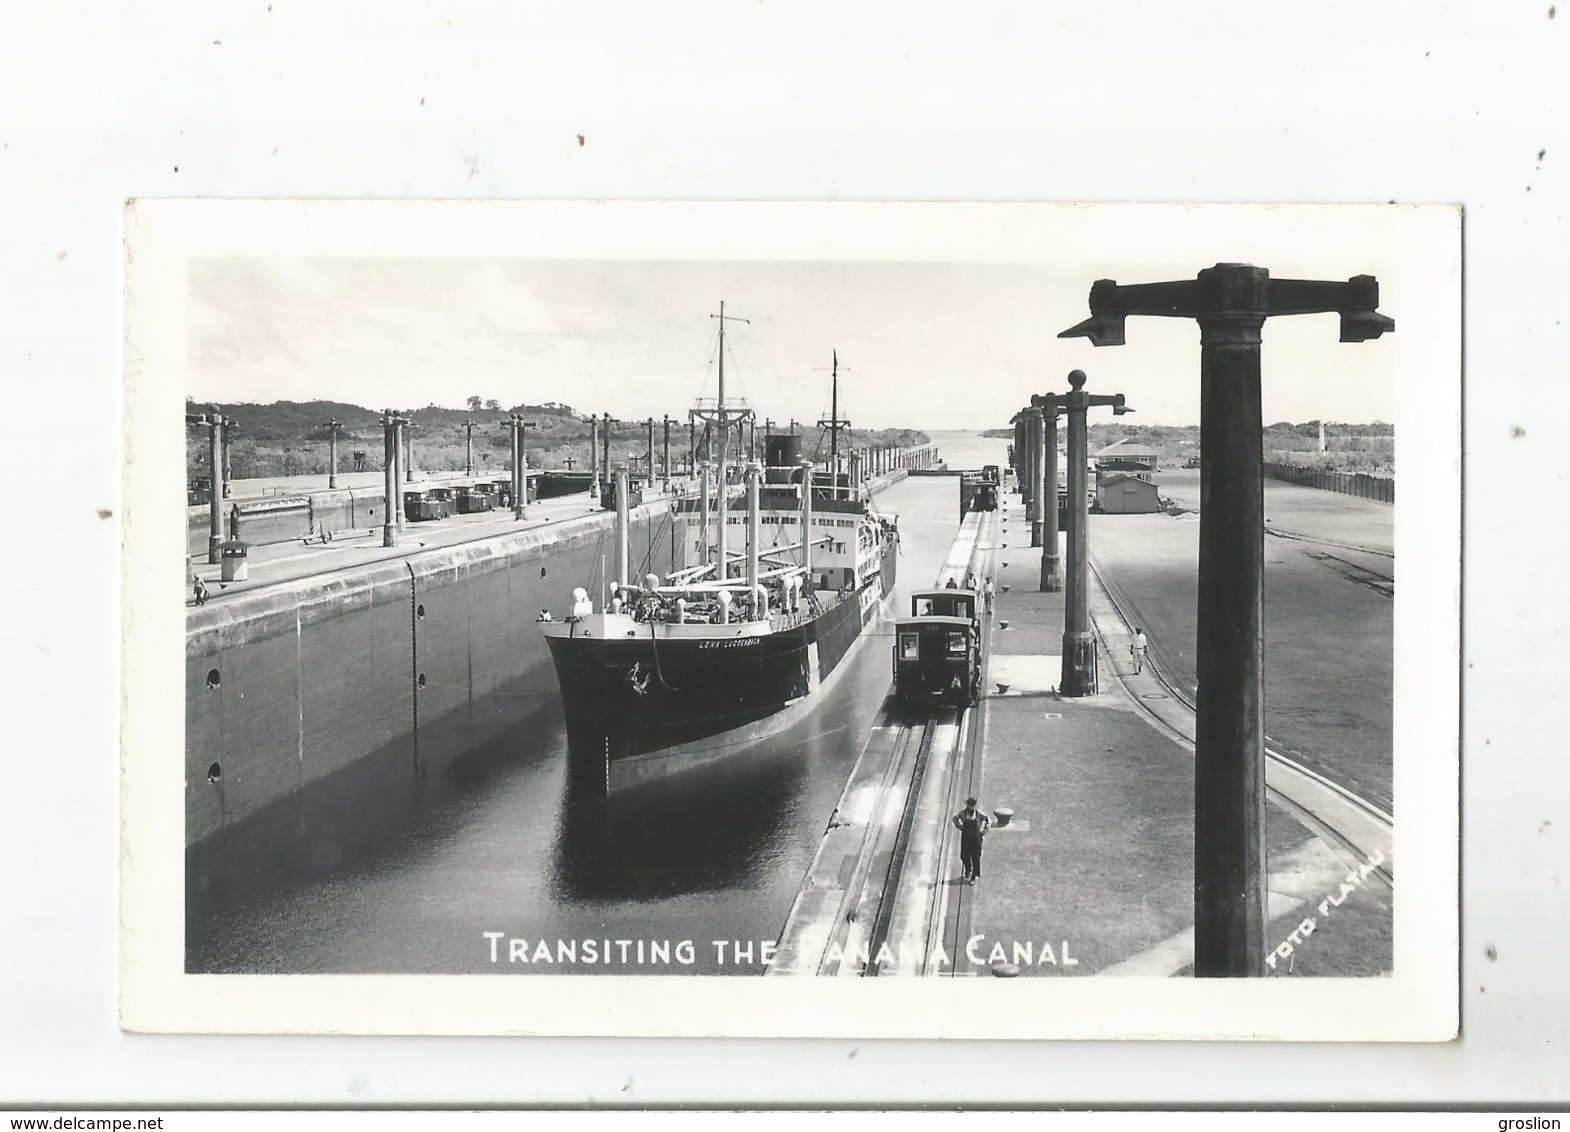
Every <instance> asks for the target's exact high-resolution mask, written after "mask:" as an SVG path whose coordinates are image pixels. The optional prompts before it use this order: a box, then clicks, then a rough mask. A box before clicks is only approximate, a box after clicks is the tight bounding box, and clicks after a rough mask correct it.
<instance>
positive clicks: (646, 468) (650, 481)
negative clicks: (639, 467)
mask: <svg viewBox="0 0 1570 1132" xmlns="http://www.w3.org/2000/svg"><path fill="white" fill-rule="evenodd" d="M647 423H648V428H649V457H648V460H647V462H645V464H644V465H643V476H644V482H645V483H646V484H647V485H648V488H649V491H650V492H652V491H653V490H654V418H653V417H650V418H649V419H648V422H647Z"/></svg>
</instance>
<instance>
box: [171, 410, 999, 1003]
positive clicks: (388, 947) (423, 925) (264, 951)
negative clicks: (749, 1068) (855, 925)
mask: <svg viewBox="0 0 1570 1132" xmlns="http://www.w3.org/2000/svg"><path fill="white" fill-rule="evenodd" d="M935 441H936V443H937V444H938V446H939V450H940V454H942V455H944V456H945V457H947V458H948V459H949V461H950V463H951V465H952V466H955V467H961V466H965V467H968V466H980V465H981V464H984V463H1001V462H1002V451H1003V448H1002V446H1003V444H1004V443H1005V442H1003V441H993V440H983V439H981V438H979V437H977V436H976V435H975V434H964V435H961V434H953V433H943V434H936V435H935ZM971 460H973V464H972V463H965V462H964V461H971ZM957 501H958V485H957V482H956V481H955V480H954V479H953V478H949V477H921V478H913V479H909V480H906V481H905V482H903V483H900V484H898V485H896V486H895V487H893V488H891V489H890V490H888V491H886V492H884V493H882V494H881V495H879V496H878V501H877V505H878V507H879V509H880V510H883V511H886V512H893V513H895V514H898V515H899V517H900V531H901V542H902V553H901V559H900V569H899V578H900V591H901V592H899V593H896V594H895V597H894V599H893V602H892V603H891V604H890V607H889V612H890V613H891V614H893V613H894V612H896V611H897V610H899V609H900V608H901V607H903V606H904V605H905V604H906V600H905V598H904V593H905V592H908V591H909V590H910V589H912V588H920V587H922V586H924V585H926V584H928V583H929V582H930V581H931V579H932V578H933V576H934V575H935V574H936V573H937V571H938V569H939V567H940V566H941V564H942V561H943V558H944V554H945V552H946V551H947V549H948V546H949V543H950V542H951V541H952V539H953V535H954V531H955V527H956V525H957V510H956V509H957ZM869 633H871V634H874V636H873V638H872V639H870V640H868V641H867V642H866V643H865V645H864V646H862V647H860V648H859V649H858V650H857V652H856V653H855V655H854V657H853V658H852V660H851V662H850V664H851V667H850V668H849V669H848V670H847V671H846V672H845V673H844V674H843V676H842V678H841V679H840V680H839V682H838V683H837V684H836V686H835V687H834V688H833V689H832V690H831V692H830V693H829V694H828V695H827V696H826V697H825V700H824V703H823V704H822V705H821V706H820V707H819V709H818V710H817V711H816V712H814V713H813V714H812V716H810V717H809V718H808V719H806V720H804V721H802V723H801V724H800V725H798V726H797V727H795V728H793V729H792V730H791V731H789V732H787V733H785V734H784V735H781V736H779V737H777V738H776V739H775V740H773V741H771V742H770V743H768V744H766V745H760V747H759V748H757V749H754V750H751V751H747V752H743V753H740V754H738V755H737V756H736V757H735V758H734V759H731V760H728V761H727V762H724V763H722V764H719V765H717V766H714V767H711V768H702V769H699V770H696V771H693V772H692V773H691V774H687V775H680V776H674V777H672V778H670V779H667V780H664V781H660V782H654V783H649V784H647V785H645V786H641V787H638V788H635V789H633V790H630V791H628V792H626V793H624V794H619V795H618V796H616V797H615V798H612V799H610V800H609V801H604V800H599V799H593V798H579V797H574V796H570V795H569V793H568V790H567V776H566V736H565V734H564V732H563V729H562V718H561V711H560V707H559V704H558V703H556V702H552V703H549V704H548V705H547V706H546V707H545V708H544V709H543V710H541V711H540V712H538V713H537V714H536V715H535V716H534V717H533V718H531V719H530V720H529V722H528V723H527V725H526V726H524V727H521V728H519V729H517V731H516V732H515V733H513V734H510V735H507V736H504V737H503V738H502V739H500V740H498V741H496V742H494V743H492V744H489V745H488V746H487V747H485V748H483V749H479V750H474V751H467V752H461V753H458V754H457V755H456V756H455V757H454V758H452V759H451V760H449V761H448V762H447V763H446V764H445V769H444V770H442V771H440V772H438V773H435V774H433V775H431V776H430V777H429V778H427V779H426V780H424V781H420V782H415V781H411V780H410V779H409V777H408V776H407V775H406V774H401V773H398V772H397V770H396V768H386V767H374V766H361V767H356V768H350V770H348V771H347V772H345V773H342V774H339V775H334V776H332V777H330V778H328V779H327V780H325V781H323V782H321V783H317V784H314V785H312V786H311V787H309V788H307V789H305V790H303V791H301V792H300V793H299V794H298V795H296V796H295V797H293V798H291V799H287V800H285V801H284V802H281V803H279V804H277V805H275V806H273V807H271V808H270V809H268V810H266V811H264V812H263V813H261V814H259V815H257V816H256V818H254V819H252V820H249V821H247V822H244V823H241V824H240V825H239V826H237V827H236V828H234V829H231V830H227V831H225V832H223V833H221V834H219V835H218V836H216V837H214V838H211V839H209V840H208V841H207V842H204V843H203V844H202V845H200V846H198V847H197V848H195V849H193V850H192V851H191V852H190V853H189V854H188V856H187V896H188V899H187V915H186V949H187V961H186V966H187V969H188V970H190V971H193V972H226V973H326V972H340V973H343V972H381V973H470V972H486V971H508V972H517V973H526V972H533V973H540V974H567V973H575V974H637V973H640V972H641V973H656V972H659V973H666V972H668V973H673V974H709V975H758V974H761V973H762V971H763V967H762V966H761V965H759V962H758V960H759V956H760V951H761V947H760V944H761V941H765V940H767V941H770V942H772V941H773V940H774V939H776V938H777V937H778V935H779V932H780V929H781V927H782V926H783V925H784V921H785V916H786V914H787V913H788V912H789V910H790V905H791V902H792V901H793V899H794V898H795V894H796V890H797V888H798V886H799V885H800V882H801V878H802V876H803V874H804V873H805V872H806V869H807V868H808V866H809V865H810V864H811V862H812V856H813V853H814V852H815V850H816V848H817V844H818V840H819V838H820V836H821V834H822V832H823V829H824V826H825V825H826V824H827V822H828V819H829V817H830V815H831V814H832V812H833V810H834V806H835V803H836V802H838V800H839V796H840V792H841V791H842V790H843V789H844V785H845V781H846V778H847V777H848V775H849V773H850V769H851V766H852V764H853V763H854V761H855V759H856V756H857V755H858V754H859V753H860V751H861V748H862V745H863V743H864V741H865V739H866V736H867V733H868V730H869V728H870V727H871V725H872V723H873V720H874V719H875V717H876V715H877V712H878V710H879V708H880V706H881V704H882V702H883V698H884V696H885V695H886V694H887V691H888V686H889V675H890V664H889V638H888V628H887V626H886V625H875V626H873V627H871V628H869ZM487 932H501V933H504V934H505V936H507V937H516V938H521V939H525V940H527V941H528V946H529V948H530V949H531V953H534V950H535V948H536V946H537V943H538V941H541V940H544V941H547V943H548V947H549V949H550V951H551V953H552V955H553V956H555V955H560V954H565V952H562V951H559V950H558V945H557V941H559V940H561V941H576V948H575V950H576V954H577V960H576V962H570V963H569V962H563V963H560V964H558V963H546V962H535V963H531V964H529V965H522V964H508V963H507V962H505V959H506V944H505V943H504V944H502V951H501V955H502V959H503V962H500V963H497V964H494V965H493V964H492V962H491V959H490V949H489V942H488V940H487V938H486V936H485V933H487ZM586 940H595V941H610V942H611V952H612V956H613V960H614V961H613V962H611V963H609V964H606V963H603V962H600V961H599V959H598V956H599V954H600V951H601V947H600V945H599V944H598V943H597V944H596V946H595V948H594V949H593V951H594V954H595V956H596V961H595V962H592V963H591V962H587V961H586V960H585V958H584V957H585V955H586V954H587V953H588V952H589V950H590V949H589V948H587V947H586V946H584V944H583V943H582V941H586ZM618 940H627V941H629V946H628V947H627V949H626V955H627V958H626V960H625V961H622V960H621V958H620V955H621V949H620V948H619V946H618V945H617V944H616V942H615V941H618ZM639 940H642V941H644V942H645V946H644V959H645V962H644V965H642V966H641V967H640V965H639V964H638V962H637V956H638V951H637V946H636V944H637V941H639ZM686 940H690V941H692V943H693V948H692V952H691V956H692V960H693V961H692V962H691V963H690V964H687V963H683V962H681V960H680V957H679V956H680V955H681V954H682V953H681V952H678V951H677V950H676V949H677V948H678V947H679V945H680V944H681V942H682V941H686ZM716 940H725V941H742V942H743V943H744V944H745V943H746V942H747V941H751V953H752V961H751V962H743V963H741V964H739V965H738V964H737V963H735V962H734V961H732V959H731V954H732V951H731V948H730V946H727V949H726V962H725V963H723V964H722V963H721V962H720V961H719V959H718V953H717V949H716V948H715V947H714V941H716ZM650 941H658V942H660V943H666V944H668V945H669V946H670V947H671V949H672V953H671V955H670V958H669V960H668V961H660V962H657V963H650V959H651V958H652V956H653V948H652V947H650V946H649V942H650Z"/></svg>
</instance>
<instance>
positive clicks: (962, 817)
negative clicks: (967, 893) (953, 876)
mask: <svg viewBox="0 0 1570 1132" xmlns="http://www.w3.org/2000/svg"><path fill="white" fill-rule="evenodd" d="M991 825H992V822H991V820H990V819H989V818H988V817H987V815H986V814H984V813H982V812H981V811H980V810H978V809H977V808H976V799H974V798H966V799H965V808H964V809H963V810H961V811H960V812H959V813H957V814H955V815H954V828H955V829H957V830H959V863H960V866H961V867H962V868H963V869H964V870H965V883H966V884H975V883H976V882H977V881H978V880H980V879H981V839H982V838H983V837H985V836H986V834H987V829H988V827H989V826H991Z"/></svg>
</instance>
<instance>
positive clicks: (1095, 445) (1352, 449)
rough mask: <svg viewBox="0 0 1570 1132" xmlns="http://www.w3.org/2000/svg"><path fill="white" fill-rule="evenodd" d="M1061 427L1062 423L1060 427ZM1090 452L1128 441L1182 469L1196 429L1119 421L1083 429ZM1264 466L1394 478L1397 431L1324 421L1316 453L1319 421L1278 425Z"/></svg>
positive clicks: (1194, 449)
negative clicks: (1322, 445) (1322, 440)
mask: <svg viewBox="0 0 1570 1132" xmlns="http://www.w3.org/2000/svg"><path fill="white" fill-rule="evenodd" d="M1060 428H1061V424H1060ZM1086 434H1087V439H1088V442H1089V444H1090V450H1091V451H1092V452H1094V451H1096V450H1097V449H1100V448H1105V447H1106V446H1107V445H1109V444H1114V443H1116V442H1117V441H1119V440H1123V439H1125V438H1126V439H1128V440H1130V441H1131V442H1133V443H1134V444H1137V445H1139V446H1140V447H1150V448H1154V449H1156V451H1157V452H1159V453H1160V454H1161V463H1162V465H1163V466H1164V467H1181V466H1182V465H1183V464H1185V463H1187V462H1188V461H1189V460H1191V459H1197V458H1198V457H1199V426H1198V425H1136V424H1125V423H1123V422H1121V421H1118V422H1103V423H1096V424H1092V425H1091V426H1090V427H1089V428H1088V429H1087V430H1086ZM986 435H988V436H1003V437H1008V438H1009V439H1011V440H1012V439H1013V437H1014V430H1013V429H1012V428H993V429H988V430H987V432H986ZM1262 440H1263V444H1264V452H1265V461H1266V463H1273V464H1291V465H1294V466H1296V467H1299V468H1321V469H1324V470H1326V471H1333V472H1366V473H1368V474H1370V475H1375V476H1394V475H1395V472H1396V430H1395V426H1394V425H1389V424H1386V423H1384V422H1383V421H1374V422H1372V423H1370V424H1342V423H1340V422H1331V421H1326V422H1325V450H1324V451H1323V452H1321V451H1320V450H1319V422H1318V421H1317V420H1316V421H1304V422H1303V423H1301V424H1293V423H1292V422H1290V421H1277V422H1276V423H1275V424H1273V425H1270V426H1268V427H1267V428H1266V429H1265V430H1264V434H1263V437H1262Z"/></svg>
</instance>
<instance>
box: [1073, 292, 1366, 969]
mask: <svg viewBox="0 0 1570 1132" xmlns="http://www.w3.org/2000/svg"><path fill="white" fill-rule="evenodd" d="M1378 306H1379V283H1378V281H1377V280H1376V279H1375V278H1374V277H1373V276H1372V275H1358V276H1354V277H1352V278H1351V279H1348V280H1347V281H1346V282H1339V281H1330V280H1318V279H1272V278H1271V277H1270V272H1269V271H1267V270H1265V269H1264V268H1261V267H1255V266H1253V265H1252V264H1243V263H1222V264H1217V265H1216V266H1214V267H1209V268H1206V269H1205V270H1203V271H1201V272H1200V273H1199V274H1198V276H1197V277H1196V278H1194V279H1184V280H1178V281H1175V282H1167V283H1142V284H1135V285H1132V286H1119V285H1118V284H1117V283H1116V282H1114V281H1112V280H1110V279H1098V280H1097V281H1096V282H1095V284H1094V285H1092V287H1091V289H1090V318H1088V319H1086V320H1085V321H1084V322H1082V323H1080V324H1079V325H1077V326H1074V327H1071V328H1070V329H1068V330H1065V331H1064V332H1063V333H1062V334H1060V335H1059V337H1061V338H1076V337H1083V338H1089V339H1090V341H1091V344H1092V345H1095V346H1121V345H1123V341H1124V320H1125V319H1126V318H1127V316H1129V315H1152V316H1157V317H1166V318H1192V319H1195V320H1197V321H1198V322H1199V333H1200V339H1199V340H1200V359H1199V373H1200V378H1199V382H1200V384H1199V397H1200V409H1199V417H1200V434H1199V435H1200V441H1199V444H1200V486H1199V497H1200V508H1199V515H1200V527H1199V587H1198V589H1199V595H1198V596H1199V601H1198V634H1197V641H1196V646H1197V647H1196V654H1195V659H1196V670H1197V675H1198V678H1199V690H1198V695H1197V701H1198V702H1197V705H1196V717H1197V718H1196V730H1195V739H1194V747H1195V752H1194V973H1195V974H1196V975H1198V976H1201V977H1216V976H1234V977H1235V976H1253V977H1258V976H1262V975H1263V974H1264V973H1265V876H1266V873H1265V846H1264V832H1263V819H1264V809H1265V763H1264V716H1263V710H1262V705H1263V700H1264V695H1263V667H1264V666H1263V653H1264V646H1263V629H1264V530H1265V523H1264V486H1263V479H1262V475H1263V467H1262V465H1263V453H1262V451H1261V448H1262V435H1263V414H1262V411H1261V404H1260V333H1261V331H1262V330H1263V328H1264V323H1265V319H1267V318H1270V317H1274V316H1280V315H1295V314H1338V315H1340V317H1341V341H1343V342H1367V341H1370V340H1371V339H1374V338H1378V337H1380V336H1381V335H1382V334H1385V333H1386V332H1387V331H1391V330H1394V329H1395V320H1394V319H1391V318H1388V317H1386V316H1385V315H1382V314H1380V313H1379V312H1378V310H1377V309H1376V308H1377V307H1378ZM1070 458H1072V455H1071V457H1070Z"/></svg>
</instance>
